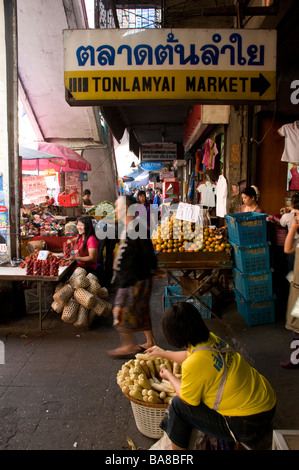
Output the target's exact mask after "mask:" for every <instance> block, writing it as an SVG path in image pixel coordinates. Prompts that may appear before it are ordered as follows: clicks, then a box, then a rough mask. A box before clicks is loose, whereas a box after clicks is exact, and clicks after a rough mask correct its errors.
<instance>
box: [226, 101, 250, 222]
mask: <svg viewBox="0 0 299 470" xmlns="http://www.w3.org/2000/svg"><path fill="white" fill-rule="evenodd" d="M247 129H248V107H247V106H231V110H230V120H229V125H228V126H227V130H226V136H225V139H224V141H225V151H224V176H225V178H226V180H227V186H228V198H227V212H228V213H233V212H237V210H238V206H239V198H236V197H234V196H233V191H232V185H237V184H238V183H239V182H240V181H242V180H246V179H247V161H248V130H247Z"/></svg>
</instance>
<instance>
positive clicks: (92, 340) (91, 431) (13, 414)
mask: <svg viewBox="0 0 299 470" xmlns="http://www.w3.org/2000/svg"><path fill="white" fill-rule="evenodd" d="M166 284H167V281H166V280H161V279H155V281H154V289H153V294H152V300H151V304H152V317H153V330H154V334H155V337H156V340H157V341H158V343H159V344H160V345H161V346H162V347H168V346H167V344H166V343H165V340H164V338H163V334H162V331H161V326H160V318H161V313H162V297H163V294H164V290H165V285H166ZM112 298H113V292H112V295H111V299H112ZM221 304H222V319H221V320H218V319H217V318H216V319H215V318H213V319H211V320H207V322H208V326H209V328H210V329H212V330H213V331H214V332H216V333H217V334H219V335H221V336H222V337H223V338H225V339H226V340H227V341H229V342H230V343H231V344H233V345H234V346H235V347H236V348H237V349H238V350H239V351H240V352H241V353H242V354H243V355H245V357H246V359H247V360H249V361H250V362H251V364H253V365H254V366H255V367H256V368H257V369H258V370H259V371H260V372H261V373H263V374H264V375H265V376H266V377H267V378H269V380H270V381H271V383H272V385H273V386H274V388H275V389H276V392H277V395H278V407H277V416H276V418H275V420H274V423H273V424H274V428H276V429H299V413H298V400H297V397H298V394H299V380H298V371H297V370H284V369H281V368H280V366H279V362H280V360H281V359H285V358H286V355H287V354H288V351H290V352H291V349H289V348H290V333H289V332H288V331H287V330H286V329H285V328H284V322H283V319H280V320H279V321H277V322H276V323H274V324H269V325H261V326H256V327H248V326H247V325H246V323H245V321H244V320H243V319H242V317H241V315H240V314H239V313H238V312H237V309H236V303H235V300H234V296H233V295H232V296H231V298H227V299H223V301H222V303H221ZM141 339H142V338H141ZM0 340H1V341H3V343H4V349H5V364H4V365H2V364H0V421H1V432H0V450H76V449H77V450H128V449H130V447H129V444H128V442H127V438H130V439H131V440H132V441H133V443H134V444H135V446H136V447H137V448H139V449H149V448H150V447H151V446H152V445H153V444H154V443H155V440H153V439H150V438H147V437H145V436H143V435H142V434H141V433H140V432H139V431H138V429H137V428H136V424H135V420H134V417H133V413H132V409H131V405H130V402H129V401H128V399H126V398H125V397H124V396H123V395H122V393H121V390H120V389H119V387H118V385H117V383H116V374H117V372H118V370H119V369H120V367H121V365H122V364H123V362H124V361H122V360H120V359H117V360H115V359H112V358H111V357H109V356H108V355H107V350H108V349H111V348H114V347H117V346H118V341H119V337H118V334H117V332H116V331H114V330H113V328H112V319H111V317H108V318H99V319H98V321H97V323H96V324H94V327H93V328H91V329H84V330H83V329H82V330H81V329H76V328H75V327H74V326H73V325H69V324H65V323H63V322H62V321H61V320H60V317H59V315H57V314H54V313H52V314H51V315H49V316H48V317H46V319H45V320H44V329H43V331H42V332H40V330H39V326H38V318H37V316H33V315H27V316H23V317H21V318H20V319H17V320H12V321H9V322H6V323H4V324H1V325H0ZM261 447H262V450H263V449H270V448H271V436H269V437H268V438H267V439H266V440H265V442H263V443H261Z"/></svg>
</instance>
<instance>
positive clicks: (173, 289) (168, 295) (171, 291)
mask: <svg viewBox="0 0 299 470" xmlns="http://www.w3.org/2000/svg"><path fill="white" fill-rule="evenodd" d="M197 298H198V299H199V300H200V301H201V302H202V303H203V304H204V305H206V306H207V307H208V308H210V309H211V308H212V300H213V298H212V294H205V295H199V296H197ZM186 299H187V295H182V289H181V287H180V286H166V287H165V309H166V308H167V307H170V305H173V304H177V303H178V302H185V301H186ZM186 302H190V303H191V304H193V305H194V306H195V307H196V308H197V310H198V311H199V313H200V314H201V317H202V318H205V319H208V318H211V312H210V311H209V310H207V309H206V308H205V307H204V306H203V305H201V304H200V303H199V302H197V301H196V300H195V299H194V297H191V298H190V299H188V300H187V301H186Z"/></svg>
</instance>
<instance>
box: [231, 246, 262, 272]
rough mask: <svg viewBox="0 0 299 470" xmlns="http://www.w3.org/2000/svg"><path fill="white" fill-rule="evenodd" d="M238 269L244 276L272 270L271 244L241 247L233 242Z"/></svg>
mask: <svg viewBox="0 0 299 470" xmlns="http://www.w3.org/2000/svg"><path fill="white" fill-rule="evenodd" d="M231 246H232V247H233V258H234V262H235V266H236V268H237V269H238V270H239V271H241V272H242V273H244V274H247V273H257V272H260V271H268V270H269V269H270V242H267V243H264V244H260V245H249V246H239V245H235V243H232V242H231Z"/></svg>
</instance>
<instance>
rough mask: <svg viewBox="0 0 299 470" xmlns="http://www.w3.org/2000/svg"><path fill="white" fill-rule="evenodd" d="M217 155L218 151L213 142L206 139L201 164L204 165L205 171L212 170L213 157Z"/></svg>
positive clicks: (213, 165) (213, 166)
mask: <svg viewBox="0 0 299 470" xmlns="http://www.w3.org/2000/svg"><path fill="white" fill-rule="evenodd" d="M217 154H218V149H217V145H216V142H215V140H213V139H207V140H206V141H205V143H204V156H203V159H202V164H203V165H205V168H206V169H207V170H214V168H215V157H216V155H217Z"/></svg>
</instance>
